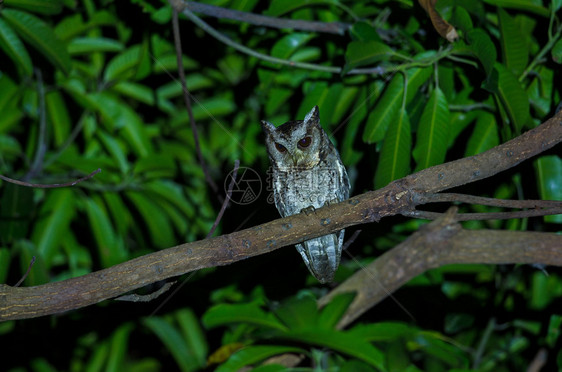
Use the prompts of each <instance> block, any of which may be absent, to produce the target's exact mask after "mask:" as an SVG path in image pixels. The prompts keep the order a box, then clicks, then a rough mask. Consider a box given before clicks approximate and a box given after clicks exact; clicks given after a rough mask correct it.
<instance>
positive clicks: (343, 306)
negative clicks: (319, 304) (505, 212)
mask: <svg viewBox="0 0 562 372" xmlns="http://www.w3.org/2000/svg"><path fill="white" fill-rule="evenodd" d="M355 295H356V294H355V293H342V294H339V295H337V296H336V297H334V298H333V299H332V301H330V302H329V303H328V304H327V305H326V306H324V308H322V310H321V311H320V317H319V318H318V326H319V327H323V328H327V329H331V328H335V327H336V325H337V324H338V322H339V321H340V319H341V317H342V316H343V315H344V314H345V311H346V310H347V308H348V307H349V305H351V302H352V301H353V299H354V298H355Z"/></svg>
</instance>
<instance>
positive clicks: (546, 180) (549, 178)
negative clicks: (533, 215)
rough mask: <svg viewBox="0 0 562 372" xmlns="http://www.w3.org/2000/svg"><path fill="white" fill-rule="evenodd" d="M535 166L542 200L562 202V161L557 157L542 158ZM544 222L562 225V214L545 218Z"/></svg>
mask: <svg viewBox="0 0 562 372" xmlns="http://www.w3.org/2000/svg"><path fill="white" fill-rule="evenodd" d="M534 166H535V173H536V177H537V184H538V188H539V195H540V197H541V199H543V200H562V187H560V185H562V159H560V157H559V156H556V155H549V156H541V157H540V158H538V159H537V160H536V161H535V162H534ZM544 221H545V222H550V223H562V214H557V215H554V216H545V217H544Z"/></svg>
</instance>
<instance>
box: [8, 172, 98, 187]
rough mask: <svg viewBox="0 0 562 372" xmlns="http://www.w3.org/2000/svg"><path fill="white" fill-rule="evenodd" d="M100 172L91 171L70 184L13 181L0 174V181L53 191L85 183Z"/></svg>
mask: <svg viewBox="0 0 562 372" xmlns="http://www.w3.org/2000/svg"><path fill="white" fill-rule="evenodd" d="M100 172H101V168H98V169H96V170H95V171H93V172H92V173H90V174H88V175H87V176H85V177H82V178H79V179H77V180H75V181H70V182H65V183H51V184H43V183H30V182H24V181H18V180H15V179H13V178H9V177H6V176H3V175H1V174H0V179H1V180H4V181H6V182H10V183H14V184H16V185H20V186H26V187H36V188H39V189H53V188H57V187H68V186H74V185H76V184H77V183H80V182H82V181H85V180H87V179H89V178H92V177H93V176H95V175H96V174H98V173H100Z"/></svg>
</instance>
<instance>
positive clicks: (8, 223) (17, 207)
mask: <svg viewBox="0 0 562 372" xmlns="http://www.w3.org/2000/svg"><path fill="white" fill-rule="evenodd" d="M0 144H2V145H4V144H3V143H2V141H0ZM6 148H7V146H6V147H4V146H2V150H3V151H6ZM0 194H1V196H2V197H1V198H0V244H1V245H10V244H13V243H14V242H15V241H17V240H19V239H25V238H26V237H27V234H28V229H29V226H30V222H31V220H32V215H31V213H32V212H33V211H34V210H35V208H36V206H35V203H34V202H33V190H32V189H31V188H30V187H21V186H19V185H15V184H13V183H9V182H4V181H2V187H0ZM0 283H3V282H2V281H0Z"/></svg>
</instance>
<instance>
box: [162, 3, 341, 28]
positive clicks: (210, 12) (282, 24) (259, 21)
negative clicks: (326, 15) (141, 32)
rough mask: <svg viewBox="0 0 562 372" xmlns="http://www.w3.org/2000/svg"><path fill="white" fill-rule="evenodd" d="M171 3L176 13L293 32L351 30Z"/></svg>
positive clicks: (311, 22) (199, 5)
mask: <svg viewBox="0 0 562 372" xmlns="http://www.w3.org/2000/svg"><path fill="white" fill-rule="evenodd" d="M171 3H172V6H173V7H174V8H176V9H178V11H183V10H184V9H186V8H187V9H189V10H191V11H192V12H197V13H201V14H205V15H207V16H211V17H215V18H221V19H232V20H235V21H240V22H245V23H250V24H253V25H257V26H266V27H273V28H280V29H283V28H290V29H293V30H300V31H310V32H324V33H330V34H338V35H343V34H345V32H346V31H347V30H349V29H350V28H351V24H349V23H341V22H318V21H304V20H300V19H281V18H277V17H269V16H264V15H260V14H254V13H249V12H241V11H238V10H232V9H227V8H221V7H218V6H214V5H209V4H200V3H196V2H194V1H171Z"/></svg>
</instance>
